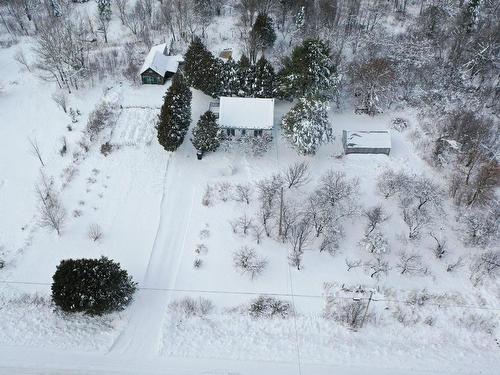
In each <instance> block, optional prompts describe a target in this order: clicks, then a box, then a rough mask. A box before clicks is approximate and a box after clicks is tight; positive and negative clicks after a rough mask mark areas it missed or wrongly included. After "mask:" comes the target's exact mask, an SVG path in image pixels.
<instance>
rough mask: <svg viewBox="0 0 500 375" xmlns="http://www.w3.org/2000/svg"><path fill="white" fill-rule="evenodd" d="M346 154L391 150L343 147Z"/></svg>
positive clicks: (388, 152)
mask: <svg viewBox="0 0 500 375" xmlns="http://www.w3.org/2000/svg"><path fill="white" fill-rule="evenodd" d="M344 151H345V153H346V154H386V155H389V154H390V152H391V149H390V148H345V147H344Z"/></svg>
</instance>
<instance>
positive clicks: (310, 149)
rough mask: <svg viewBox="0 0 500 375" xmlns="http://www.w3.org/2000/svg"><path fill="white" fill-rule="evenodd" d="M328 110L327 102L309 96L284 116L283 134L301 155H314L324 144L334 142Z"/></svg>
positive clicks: (300, 100) (282, 123)
mask: <svg viewBox="0 0 500 375" xmlns="http://www.w3.org/2000/svg"><path fill="white" fill-rule="evenodd" d="M328 109H329V108H328V103H327V101H325V100H323V99H321V98H317V97H313V96H308V97H305V98H301V99H299V101H298V103H297V104H296V105H295V106H293V108H292V109H291V110H290V111H289V112H288V113H287V114H286V115H285V116H283V119H282V122H281V128H282V129H283V134H284V135H285V137H286V138H288V140H289V141H290V143H291V144H292V145H293V146H294V147H295V148H296V149H297V150H298V151H299V152H300V153H301V154H314V153H315V152H316V150H317V149H318V147H319V146H320V145H321V144H322V143H325V142H329V141H330V140H332V128H331V126H330V122H329V121H328Z"/></svg>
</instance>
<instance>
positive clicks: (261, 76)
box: [252, 56, 274, 98]
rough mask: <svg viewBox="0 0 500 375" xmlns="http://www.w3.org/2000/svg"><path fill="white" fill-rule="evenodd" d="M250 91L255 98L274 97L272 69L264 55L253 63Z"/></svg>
mask: <svg viewBox="0 0 500 375" xmlns="http://www.w3.org/2000/svg"><path fill="white" fill-rule="evenodd" d="M252 92H253V96H255V97H256V98H274V69H273V66H272V65H271V63H270V62H269V61H268V60H267V59H266V58H265V57H264V56H262V57H261V58H260V59H259V61H257V64H255V80H254V82H253V89H252Z"/></svg>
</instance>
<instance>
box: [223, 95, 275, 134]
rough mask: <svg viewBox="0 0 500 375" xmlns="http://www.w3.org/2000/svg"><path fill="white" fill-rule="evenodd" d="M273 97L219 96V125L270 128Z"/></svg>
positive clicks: (272, 114) (241, 127) (242, 127)
mask: <svg viewBox="0 0 500 375" xmlns="http://www.w3.org/2000/svg"><path fill="white" fill-rule="evenodd" d="M273 124H274V99H261V98H230V97H225V96H223V97H221V98H220V109H219V125H220V126H221V127H222V128H238V129H272V128H273Z"/></svg>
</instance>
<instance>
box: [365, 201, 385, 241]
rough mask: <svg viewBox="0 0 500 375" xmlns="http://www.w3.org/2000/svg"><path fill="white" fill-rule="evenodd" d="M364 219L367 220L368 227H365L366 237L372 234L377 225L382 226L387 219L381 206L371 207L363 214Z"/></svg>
mask: <svg viewBox="0 0 500 375" xmlns="http://www.w3.org/2000/svg"><path fill="white" fill-rule="evenodd" d="M364 215H365V217H366V218H367V219H368V225H367V227H366V235H369V234H370V233H372V232H373V231H374V230H375V228H376V227H377V225H379V224H382V223H383V222H384V221H386V220H387V219H388V218H389V217H388V216H387V215H386V214H385V213H384V210H383V208H382V206H381V205H378V206H375V207H372V208H370V209H368V210H366V211H365V212H364Z"/></svg>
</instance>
